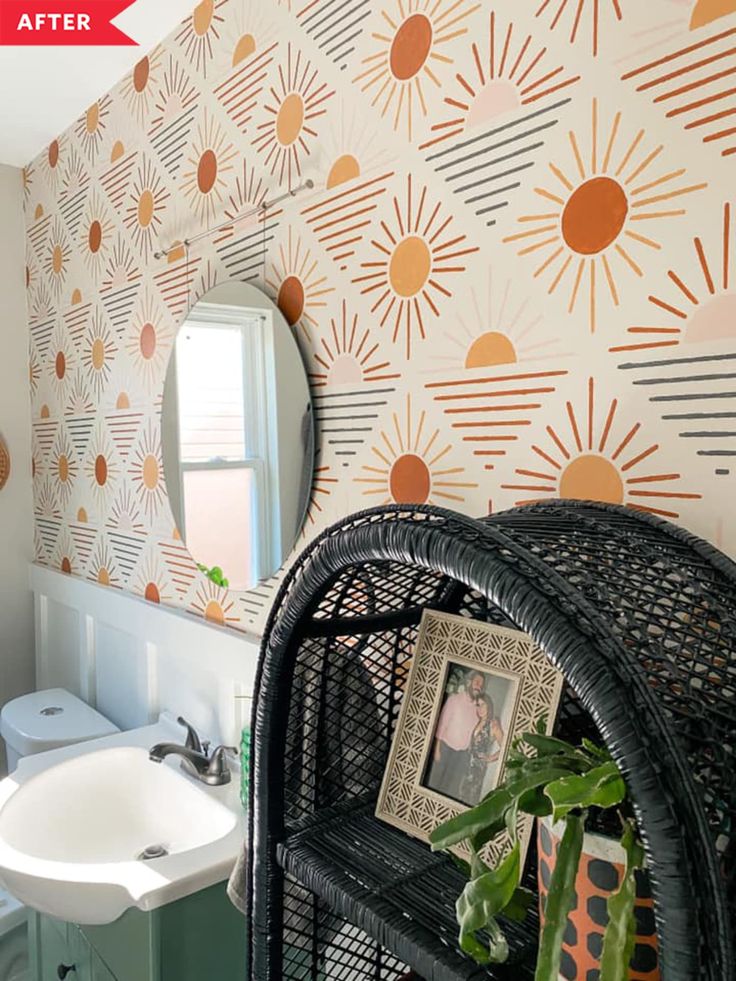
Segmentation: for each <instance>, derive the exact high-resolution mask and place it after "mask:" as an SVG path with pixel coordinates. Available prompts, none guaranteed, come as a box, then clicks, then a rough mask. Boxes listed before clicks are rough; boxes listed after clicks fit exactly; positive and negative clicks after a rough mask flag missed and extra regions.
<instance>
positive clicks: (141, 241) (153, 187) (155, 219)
mask: <svg viewBox="0 0 736 981" xmlns="http://www.w3.org/2000/svg"><path fill="white" fill-rule="evenodd" d="M170 196H171V194H170V192H169V191H168V189H167V188H166V185H165V184H164V182H163V180H162V179H161V177H160V176H159V175H158V174H157V173H156V170H155V168H154V166H153V164H152V163H151V161H150V160H144V161H143V162H142V163H141V165H140V166H139V168H138V172H137V174H136V176H135V179H134V180H133V184H132V188H131V190H130V192H129V194H128V202H129V203H128V206H127V207H126V209H125V212H124V215H123V221H124V222H125V227H126V228H127V229H128V231H129V232H130V236H131V238H132V240H133V243H134V245H135V246H136V248H137V249H138V250H139V251H140V252H142V253H143V256H144V258H145V259H147V258H148V256H149V255H150V253H151V252H152V251H153V248H154V246H155V244H156V242H157V241H158V236H159V231H160V228H161V216H162V214H163V212H164V211H165V210H166V202H167V201H168V199H169V197H170Z"/></svg>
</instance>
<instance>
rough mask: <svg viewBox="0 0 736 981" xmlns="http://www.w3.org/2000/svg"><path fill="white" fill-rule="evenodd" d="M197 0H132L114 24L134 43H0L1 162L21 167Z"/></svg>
mask: <svg viewBox="0 0 736 981" xmlns="http://www.w3.org/2000/svg"><path fill="white" fill-rule="evenodd" d="M195 5H196V0H136V3H134V4H133V6H132V7H129V8H128V10H126V11H124V12H123V13H122V14H120V16H119V17H116V18H115V24H116V25H117V26H118V27H119V28H120V29H121V30H122V31H124V32H125V33H126V34H128V35H129V36H130V37H132V38H133V39H134V40H136V41H138V42H139V46H138V47H119V48H116V47H109V48H108V47H104V48H96V47H95V48H93V47H89V48H83V47H81V48H53V47H48V48H30V47H28V48H26V47H20V48H11V47H0V163H5V164H11V165H13V166H15V167H22V166H24V165H25V164H27V163H28V162H29V161H30V160H32V159H33V158H34V157H35V156H36V154H38V153H40V152H41V150H43V148H44V147H45V146H47V145H48V144H49V143H50V142H51V141H52V140H53V139H54V137H55V136H58V135H59V133H61V132H62V131H63V130H65V129H66V128H67V126H70V125H71V123H73V122H74V120H75V119H76V118H77V117H78V116H79V115H80V114H81V113H82V112H84V111H85V109H87V107H88V106H89V105H90V104H91V103H92V102H94V101H95V99H97V98H99V96H101V95H103V94H104V93H105V92H107V90H108V89H110V88H112V86H113V85H115V83H116V82H118V81H119V80H120V79H121V78H122V77H123V75H125V73H126V72H127V71H128V70H129V69H130V68H132V67H133V65H135V63H136V62H137V61H139V60H140V58H142V57H143V55H145V54H147V53H148V52H149V51H150V50H151V48H153V47H154V45H156V44H157V43H158V42H159V41H161V40H163V38H165V37H166V36H167V34H169V33H170V31H172V30H173V29H174V28H175V27H176V25H177V24H178V23H179V22H180V21H181V20H183V19H184V18H185V17H186V16H187V14H188V13H189V12H190V11H191V10H193V9H194V7H195Z"/></svg>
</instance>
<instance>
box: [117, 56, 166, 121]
mask: <svg viewBox="0 0 736 981" xmlns="http://www.w3.org/2000/svg"><path fill="white" fill-rule="evenodd" d="M162 57H163V48H162V47H161V45H157V46H156V47H155V48H154V49H153V51H151V52H150V54H147V55H145V56H144V57H143V58H141V60H140V61H138V62H136V64H135V66H134V67H133V71H132V72H131V73H130V74H129V75H126V77H125V80H124V82H123V85H122V96H123V102H124V103H125V105H126V107H127V109H128V112H129V113H130V114H131V116H133V118H134V119H135V120H136V121H137V122H138V123H139V124H140V125H143V123H144V122H145V120H146V118H147V117H148V114H149V113H150V111H151V108H152V106H153V105H154V101H155V93H156V91H157V86H158V75H159V71H160V68H161V59H162Z"/></svg>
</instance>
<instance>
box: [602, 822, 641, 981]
mask: <svg viewBox="0 0 736 981" xmlns="http://www.w3.org/2000/svg"><path fill="white" fill-rule="evenodd" d="M621 846H622V848H623V850H624V851H625V852H626V869H625V871H624V874H623V877H622V879H621V884H620V886H619V887H618V890H617V891H616V892H614V893H612V894H611V895H610V896H609V897H608V926H607V927H606V932H605V935H604V937H603V952H602V954H601V974H600V981H627V979H628V977H629V964H630V963H631V956H632V954H633V953H634V942H635V939H636V919H635V917H634V900H635V899H636V875H635V872H636V869H639V868H641V867H642V864H643V862H644V850H643V848H642V847H641V845H640V844H639V842H638V841H637V840H636V834H635V832H634V827H633V825H632V823H631V821H627V822H626V827H625V828H624V833H623V836H622V838H621Z"/></svg>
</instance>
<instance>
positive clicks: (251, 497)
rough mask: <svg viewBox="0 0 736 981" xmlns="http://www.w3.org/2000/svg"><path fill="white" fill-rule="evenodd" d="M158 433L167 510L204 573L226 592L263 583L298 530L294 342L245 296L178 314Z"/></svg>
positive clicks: (308, 473) (307, 440)
mask: <svg viewBox="0 0 736 981" xmlns="http://www.w3.org/2000/svg"><path fill="white" fill-rule="evenodd" d="M162 435H163V452H164V470H165V474H166V484H167V488H168V492H169V499H170V502H171V508H172V511H173V514H174V518H175V521H176V524H177V528H178V531H179V534H180V536H181V538H182V540H183V541H185V542H186V545H187V548H188V550H189V552H190V553H191V555H192V556H193V557H194V558H195V560H196V561H197V563H198V564H199V566H200V568H201V569H202V571H203V572H205V573H206V574H208V575H209V577H210V578H211V579H212V580H213V581H214V582H219V583H221V584H222V585H224V586H227V587H228V588H230V589H247V588H250V587H252V586H254V585H255V584H256V583H258V582H259V581H261V580H262V579H264V578H267V577H268V576H271V575H273V574H274V573H275V572H276V571H277V570H278V569H279V568H280V566H281V565H282V564H283V561H284V559H285V558H286V556H287V555H288V554H289V552H290V551H291V549H292V548H293V545H294V542H295V539H296V536H297V535H298V533H299V531H300V529H301V526H302V523H303V520H304V514H305V510H306V506H307V504H308V499H309V493H310V490H311V481H312V471H313V456H314V437H313V422H312V413H311V402H310V395H309V386H308V382H307V377H306V372H305V370H304V366H303V363H302V360H301V356H300V353H299V349H298V347H297V345H296V341H295V340H294V338H293V336H292V333H291V331H290V329H289V327H288V325H287V323H286V321H285V320H284V318H283V316H282V315H281V313H280V312H279V310H278V309H277V308H276V307H275V306H274V304H272V303H271V301H270V300H269V299H268V297H266V296H265V295H264V294H263V293H261V292H260V291H259V290H257V289H256V288H255V287H253V286H250V285H249V284H245V283H225V284H222V285H221V286H217V287H215V288H214V289H213V290H211V291H210V292H209V293H208V294H207V295H206V296H205V297H203V298H202V299H201V300H200V301H199V302H198V303H197V304H196V305H195V306H194V307H193V309H192V310H191V311H190V312H189V314H188V315H187V319H186V320H185V321H184V323H183V324H182V326H181V328H180V329H179V333H178V335H177V338H176V343H175V346H174V351H173V354H172V357H171V360H170V362H169V368H168V372H167V376H166V385H165V390H164V404H163V412H162Z"/></svg>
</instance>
